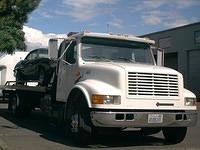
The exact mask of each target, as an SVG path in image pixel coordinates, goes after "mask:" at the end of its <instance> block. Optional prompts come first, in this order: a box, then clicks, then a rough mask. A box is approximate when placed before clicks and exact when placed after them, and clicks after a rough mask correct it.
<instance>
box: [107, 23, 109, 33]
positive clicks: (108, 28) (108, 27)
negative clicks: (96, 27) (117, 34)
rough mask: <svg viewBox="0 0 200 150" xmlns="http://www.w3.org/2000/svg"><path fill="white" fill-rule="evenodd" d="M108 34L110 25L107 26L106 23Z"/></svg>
mask: <svg viewBox="0 0 200 150" xmlns="http://www.w3.org/2000/svg"><path fill="white" fill-rule="evenodd" d="M109 32H110V25H109V23H107V33H109Z"/></svg>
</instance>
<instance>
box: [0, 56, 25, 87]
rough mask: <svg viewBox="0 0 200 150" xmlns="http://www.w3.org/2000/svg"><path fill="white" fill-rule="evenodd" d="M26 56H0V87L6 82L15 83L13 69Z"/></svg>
mask: <svg viewBox="0 0 200 150" xmlns="http://www.w3.org/2000/svg"><path fill="white" fill-rule="evenodd" d="M27 54H28V52H15V53H14V54H12V55H11V54H3V55H1V56H0V85H4V84H5V83H6V81H15V77H14V72H13V69H14V67H15V65H16V64H17V63H18V62H19V61H20V60H23V59H24V58H25V57H26V55H27Z"/></svg>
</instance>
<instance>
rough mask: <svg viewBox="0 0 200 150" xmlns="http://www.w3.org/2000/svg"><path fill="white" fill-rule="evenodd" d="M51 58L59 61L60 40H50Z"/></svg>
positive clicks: (49, 51) (49, 52) (49, 50)
mask: <svg viewBox="0 0 200 150" xmlns="http://www.w3.org/2000/svg"><path fill="white" fill-rule="evenodd" d="M48 54H49V58H51V59H57V56H58V39H50V40H49V45H48Z"/></svg>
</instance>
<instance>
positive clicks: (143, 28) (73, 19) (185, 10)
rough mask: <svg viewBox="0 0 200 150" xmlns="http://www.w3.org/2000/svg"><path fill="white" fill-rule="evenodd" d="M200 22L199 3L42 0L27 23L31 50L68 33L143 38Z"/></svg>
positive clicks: (187, 0) (182, 0) (177, 0)
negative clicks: (142, 36)
mask: <svg viewBox="0 0 200 150" xmlns="http://www.w3.org/2000/svg"><path fill="white" fill-rule="evenodd" d="M199 21H200V0H42V1H41V3H40V5H39V7H38V8H37V9H36V10H34V11H33V12H32V13H31V14H30V15H29V19H28V22H27V23H26V24H24V28H23V31H24V32H25V38H26V44H27V45H28V50H30V49H33V48H37V47H46V46H47V43H48V39H49V38H51V37H66V35H67V33H68V32H71V31H73V32H81V31H91V32H114V33H125V34H132V35H136V36H139V35H144V34H148V33H152V32H158V31H162V30H166V29H170V28H174V27H179V26H183V25H187V24H191V23H195V22H199Z"/></svg>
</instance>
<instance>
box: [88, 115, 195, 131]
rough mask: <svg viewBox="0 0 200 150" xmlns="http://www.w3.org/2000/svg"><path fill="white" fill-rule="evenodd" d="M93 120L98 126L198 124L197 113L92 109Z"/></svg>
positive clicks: (184, 125) (179, 125)
mask: <svg viewBox="0 0 200 150" xmlns="http://www.w3.org/2000/svg"><path fill="white" fill-rule="evenodd" d="M152 116H153V117H152ZM152 118H153V120H152ZM91 120H92V123H93V125H94V126H96V127H122V128H123V127H130V128H131V127H189V126H194V125H196V123H197V113H196V111H186V112H179V111H178V112H170V111H169V112H168V111H164V112H154V111H152V112H151V111H150V112H142V111H140V112H114V111H107V112H106V111H91Z"/></svg>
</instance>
